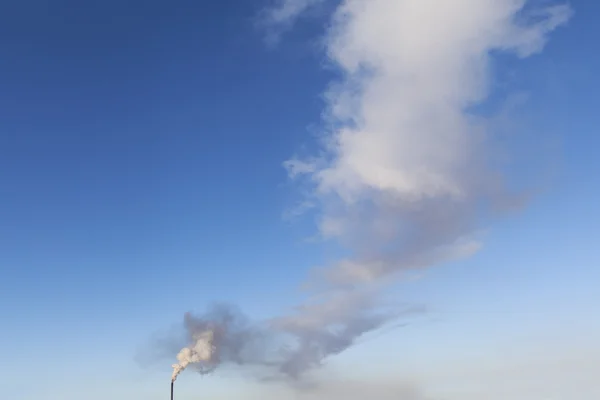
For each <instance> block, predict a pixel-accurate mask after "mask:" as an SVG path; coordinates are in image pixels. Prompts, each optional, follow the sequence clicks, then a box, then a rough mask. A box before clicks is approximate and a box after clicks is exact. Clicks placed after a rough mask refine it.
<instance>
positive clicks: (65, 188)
mask: <svg viewBox="0 0 600 400" xmlns="http://www.w3.org/2000/svg"><path fill="white" fill-rule="evenodd" d="M291 3H292V2H290V4H291ZM267 6H268V4H267V3H266V2H262V1H255V2H249V1H242V0H227V1H220V2H210V4H209V2H197V1H191V0H176V1H172V2H161V1H155V0H152V1H144V2H142V1H127V2H123V1H113V0H109V1H103V2H95V3H93V4H92V2H85V4H84V2H76V1H73V0H70V1H66V0H61V1H59V0H57V1H54V2H42V1H38V0H28V1H20V2H13V3H12V4H7V5H3V6H2V7H0V52H1V54H0V270H1V276H0V293H1V294H2V296H1V298H2V301H1V302H0V321H2V330H1V331H0V332H2V333H1V334H0V339H1V340H0V356H1V358H2V359H3V360H5V362H4V363H3V365H2V366H1V367H0V373H1V374H0V376H1V378H0V382H1V383H2V385H1V386H2V387H3V388H5V389H4V390H5V393H4V394H5V395H7V396H9V397H11V398H13V399H19V400H20V399H22V400H29V399H31V400H33V399H40V398H44V399H75V398H82V397H83V398H88V399H90V400H95V399H103V398H107V397H109V396H110V397H111V398H113V399H130V398H139V397H145V398H148V399H160V398H163V397H162V396H163V395H166V385H167V377H168V376H169V374H170V368H169V367H170V365H169V364H168V363H167V364H166V365H164V367H152V368H142V367H141V366H140V365H138V364H137V363H136V362H135V355H136V354H137V353H138V352H139V350H140V348H142V347H143V346H144V345H145V344H146V343H147V341H148V340H149V339H150V338H151V337H152V335H154V334H155V333H156V332H160V331H162V330H165V329H168V328H169V327H171V326H172V325H173V324H175V323H177V322H179V321H180V319H181V317H182V314H183V313H184V312H186V311H188V310H202V309H203V308H204V307H205V306H206V305H207V304H208V303H210V302H212V301H214V300H223V301H228V302H231V303H235V304H239V305H242V306H243V308H244V310H245V311H246V312H247V313H248V314H249V315H251V316H253V317H254V318H257V319H262V318H267V317H270V316H273V315H278V314H281V313H285V312H286V310H288V309H289V308H291V307H292V306H294V305H296V304H298V303H300V302H301V301H302V299H303V296H304V295H303V293H302V292H301V291H300V289H299V284H300V283H301V282H302V281H304V280H305V278H306V277H307V274H308V273H309V270H310V268H311V267H313V266H315V265H320V264H322V263H324V262H326V261H329V260H331V259H332V258H335V257H336V256H337V255H338V254H339V253H338V249H337V247H336V246H335V244H332V243H330V242H327V243H324V244H323V243H312V242H310V241H307V240H306V238H307V237H309V236H311V235H314V234H315V231H316V230H318V229H322V227H321V228H319V227H316V226H315V221H314V219H315V216H314V215H313V214H312V213H309V214H308V215H306V216H305V217H303V218H299V219H296V220H294V221H293V222H290V221H288V220H286V219H285V218H283V217H282V215H283V214H284V213H285V211H286V210H287V209H289V208H290V207H292V206H293V205H294V204H296V202H297V201H298V199H299V193H301V192H302V191H303V190H305V188H304V187H302V186H301V185H299V184H297V183H295V182H293V181H290V180H289V179H288V176H287V172H286V170H285V169H284V167H283V163H284V161H286V160H288V159H290V157H293V156H294V154H303V153H314V152H315V147H316V144H315V140H314V136H313V135H312V133H313V132H315V131H318V129H319V127H320V126H322V121H321V115H322V112H323V109H324V105H323V101H322V93H323V92H324V91H325V90H326V88H327V85H328V83H329V82H331V80H332V79H333V77H334V76H336V74H335V70H333V69H332V68H330V65H328V64H327V62H326V59H325V56H324V53H323V51H322V48H321V47H320V44H319V43H320V42H319V41H318V39H319V38H320V37H321V35H323V28H322V27H323V26H324V24H325V23H326V22H327V21H328V20H329V16H330V15H329V12H330V11H331V10H330V8H333V7H334V6H333V5H332V4H328V5H327V6H326V7H323V8H317V9H316V10H313V11H312V12H311V13H309V16H308V18H304V19H301V20H299V21H297V23H296V24H295V26H294V27H293V29H292V30H290V31H289V32H286V33H285V34H284V35H283V36H282V37H281V41H280V42H279V44H278V45H277V46H272V45H269V44H268V43H266V42H265V40H264V38H265V32H264V29H262V28H260V27H258V26H257V23H256V19H257V15H259V12H260V11H261V10H263V9H264V8H265V7H267ZM330 6H331V7H330ZM571 6H572V8H573V9H574V10H575V14H574V16H573V17H572V19H571V20H570V21H569V23H568V25H567V26H566V27H561V28H559V29H556V31H553V32H551V33H550V34H549V41H548V43H547V45H546V47H545V48H544V50H543V52H542V53H540V54H537V55H533V56H532V57H529V58H526V59H524V60H516V59H515V58H514V57H506V59H505V58H501V59H499V60H497V61H498V62H497V63H496V64H494V68H493V70H494V74H493V75H492V78H491V79H492V88H493V89H494V90H495V91H494V92H493V93H492V101H494V100H497V101H498V104H504V107H507V106H506V104H507V102H509V100H510V99H521V98H522V99H525V100H524V101H523V102H517V103H515V104H517V106H515V107H513V108H510V107H508V108H507V111H506V112H505V113H502V118H503V119H502V121H501V122H502V124H500V125H499V126H500V129H501V130H503V132H504V131H507V132H508V139H506V141H507V143H508V145H507V148H508V149H509V150H510V154H511V157H513V159H514V160H515V162H514V163H513V164H511V166H510V168H509V172H508V174H509V176H510V177H512V178H513V179H514V181H516V182H521V181H523V180H524V179H523V177H526V179H525V181H527V182H528V183H529V184H532V183H535V196H533V198H532V200H531V201H530V203H529V204H528V206H527V207H525V208H524V209H522V210H520V211H519V212H517V213H512V214H510V215H508V216H506V217H502V218H494V220H493V223H491V224H489V225H487V224H486V225H485V226H482V227H481V228H482V229H483V228H484V229H485V236H484V241H483V242H484V246H483V248H482V250H480V251H479V252H478V253H477V254H475V255H474V256H473V257H470V258H468V259H466V260H461V261H457V262H451V263H448V264H447V265H444V266H439V267H436V268H434V269H431V270H429V272H427V273H426V274H425V276H424V277H423V278H422V279H419V280H417V281H411V282H408V283H405V284H403V285H400V286H399V287H398V290H397V292H398V295H399V296H400V297H401V298H402V299H406V300H407V301H409V302H416V303H425V304H428V305H429V306H430V307H431V310H432V311H431V313H430V314H429V315H426V316H424V317H423V318H421V319H420V320H419V321H417V322H415V323H414V324H413V325H411V326H410V327H409V328H407V329H405V330H399V331H394V332H393V333H390V334H387V335H385V336H381V337H378V338H376V339H373V340H370V341H367V342H366V343H365V344H363V345H361V346H358V347H356V348H355V349H351V350H349V351H348V352H347V353H344V354H343V355H341V356H340V357H339V358H336V359H334V360H332V361H331V363H330V364H328V368H330V369H331V370H327V371H329V372H327V373H329V374H333V375H334V376H336V377H338V378H339V379H350V378H347V377H348V376H349V377H352V379H357V380H358V381H363V380H367V381H369V382H378V381H377V379H384V380H385V379H387V378H388V377H396V378H397V379H400V380H406V381H410V382H411V384H414V385H416V386H419V390H420V391H423V392H426V393H431V395H432V396H437V397H435V398H436V399H440V400H444V399H448V400H453V399H457V398H461V399H471V398H480V397H477V396H484V397H485V398H489V399H492V394H494V393H495V394H496V395H499V394H498V393H504V394H502V396H504V397H499V398H506V399H508V398H510V399H511V400H512V399H520V398H521V397H518V396H529V397H527V398H528V399H537V398H539V399H561V400H562V399H572V400H587V399H592V398H596V397H595V396H597V395H598V392H597V390H598V389H597V388H595V387H593V385H592V383H594V382H593V379H592V376H593V373H592V371H593V370H594V369H595V370H596V371H597V368H598V366H599V365H600V347H599V346H598V344H597V343H594V338H597V337H598V333H600V324H599V323H598V321H595V320H594V314H595V313H596V312H597V311H596V310H597V305H598V304H599V302H600V295H599V294H598V293H597V289H596V287H597V282H598V279H600V272H599V270H598V264H599V262H600V253H599V251H598V247H597V245H596V240H595V236H596V232H597V226H598V223H599V222H600V218H599V217H598V215H597V213H596V212H595V211H596V208H597V204H600V189H599V185H598V183H597V178H596V173H595V172H596V171H598V170H600V161H598V159H596V158H595V157H594V156H595V149H596V148H597V146H598V145H599V144H600V142H599V139H598V136H597V126H598V123H599V122H600V121H599V120H598V116H597V115H596V113H595V112H594V111H595V110H596V109H597V106H598V96H597V93H599V92H600V80H599V79H598V77H597V76H596V71H597V70H599V69H600V55H598V52H597V51H595V48H596V44H595V41H594V37H595V36H597V35H598V34H599V32H598V28H597V27H596V24H595V22H596V18H595V15H599V13H600V4H598V3H597V2H594V1H591V0H573V1H572V2H571ZM503 57H504V56H503ZM525 95H526V96H525ZM494 96H497V97H494ZM507 99H509V100H507ZM486 104H487V103H486ZM486 107H487V108H486ZM502 107H503V106H500V108H502ZM484 108H485V109H486V110H488V111H489V112H497V110H498V107H496V108H494V107H493V106H491V105H489V104H488V105H487V106H485V107H484ZM494 110H495V111H494ZM504 134H506V132H504ZM326 206H327V205H325V206H323V207H326ZM554 355H555V356H554ZM543 356H546V357H549V358H550V359H552V360H554V362H556V360H561V364H560V365H558V366H557V367H556V369H555V370H550V369H549V370H548V371H546V370H544V369H543V368H541V367H540V368H538V366H548V365H549V364H551V362H549V361H547V360H546V359H545V358H544V357H543ZM586 357H587V358H586ZM449 364H450V365H455V366H457V367H456V368H455V369H453V368H451V367H449V366H448V365H449ZM357 365H358V367H357ZM478 366H479V367H478ZM530 366H533V367H530ZM561 366H562V367H561ZM488 367H489V368H488ZM460 368H462V369H460ZM486 368H488V369H486ZM520 368H521V369H520ZM561 368H563V369H561ZM577 368H581V370H577ZM567 369H568V370H570V371H577V374H576V375H577V376H575V377H572V376H569V375H568V374H566V373H564V374H563V372H564V370H567ZM457 370H460V371H463V373H462V376H454V375H453V374H458V372H457ZM525 370H527V371H531V370H533V371H537V372H539V374H537V375H536V374H535V373H533V374H532V373H531V372H528V373H530V375H518V376H522V377H523V376H525V378H523V380H524V381H526V382H525V383H523V386H518V385H519V383H518V382H517V383H515V382H516V381H517V380H516V379H514V377H512V375H510V373H513V374H517V372H518V371H525ZM398 371H401V376H400V377H399V378H398V377H397V374H398ZM489 371H492V372H489ZM499 371H501V372H499ZM502 371H504V372H502ZM515 371H517V372H515ZM557 371H558V372H557ZM477 374H479V375H477ZM486 374H488V375H486ZM586 374H587V375H586ZM458 375H460V374H458ZM163 376H164V382H163V381H162V377H163ZM467 376H468V377H472V379H467V378H465V377H467ZM340 377H341V378H340ZM396 378H394V379H396ZM503 379H504V380H503ZM548 380H550V381H552V382H556V387H550V388H549V387H548V386H547V385H546V387H545V389H544V388H541V387H542V386H544V385H542V383H543V382H548ZM473 381H476V382H480V387H478V386H477V384H473ZM507 382H511V384H514V385H515V388H511V387H509V386H510V385H509V384H508V383H507ZM232 383H234V384H232ZM178 385H180V387H181V389H180V393H181V395H180V398H199V397H201V396H204V395H210V396H211V397H214V398H222V399H229V398H234V397H239V395H240V393H242V392H243V391H246V390H247V392H245V393H246V394H248V396H254V395H255V396H257V397H261V398H264V396H265V395H266V396H271V397H273V398H275V397H278V396H282V393H284V394H289V393H288V392H286V390H287V389H285V388H284V389H281V388H277V389H273V388H264V387H261V386H257V385H254V384H253V383H251V382H247V381H246V380H244V379H242V378H240V377H239V376H237V375H235V374H229V375H228V374H227V372H223V374H220V375H217V376H214V377H213V376H211V377H206V378H200V377H199V376H197V375H195V374H193V373H192V372H189V371H187V373H186V374H185V375H184V376H182V378H181V380H180V381H178ZM469 385H475V386H474V387H471V386H469ZM528 385H529V386H528ZM498 388H503V389H502V390H506V392H502V391H500V390H499V389H498ZM178 389H179V387H178ZM6 390H8V392H6ZM162 390H165V391H164V393H163V392H162ZM277 390H282V391H283V392H278V391H277ZM332 390H334V389H332ZM336 390H337V389H336ZM511 390H512V391H511ZM544 390H546V391H547V390H550V391H551V393H546V392H544ZM594 390H595V392H594ZM265 393H266V394H265ZM409 395H410V394H407V395H406V396H407V397H406V398H407V399H417V398H418V397H416V395H414V396H413V397H409ZM184 396H187V397H184ZM315 396H317V395H315ZM374 396H376V397H377V396H380V397H382V398H385V396H384V395H379V394H377V393H375V394H374ZM459 396H460V397H459ZM469 396H473V397H469ZM534 396H540V397H534ZM542 396H546V397H542ZM548 396H554V397H548ZM577 396H580V397H577ZM315 398H317V397H315ZM523 398H525V397H523ZM494 399H495V398H494Z"/></svg>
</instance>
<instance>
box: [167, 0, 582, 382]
mask: <svg viewBox="0 0 600 400" xmlns="http://www.w3.org/2000/svg"><path fill="white" fill-rule="evenodd" d="M325 1H326V0H320V1H318V0H311V1H308V0H283V1H279V2H278V5H277V6H276V7H275V8H274V9H272V10H271V12H270V13H266V15H267V16H270V18H271V20H270V21H269V22H270V23H271V25H272V26H273V27H274V29H279V28H281V26H282V25H284V26H286V27H291V26H292V25H293V22H294V20H295V19H296V17H298V16H299V14H300V13H301V12H304V11H305V10H306V9H308V8H310V7H311V6H313V5H314V4H316V3H319V2H325ZM570 15H571V11H570V8H569V7H568V6H566V5H551V6H545V7H536V6H534V5H530V4H528V3H527V2H526V1H525V0H443V1H440V0H393V1H392V0H343V1H340V2H339V4H338V5H337V8H336V10H335V12H334V14H333V15H332V17H331V23H330V25H329V27H328V30H327V33H326V35H325V37H324V38H323V44H324V48H325V53H326V57H327V61H328V63H329V64H331V65H332V66H333V67H335V68H336V69H337V71H339V76H340V78H339V79H338V80H336V81H335V82H332V83H331V85H330V86H329V88H328V89H327V91H326V93H325V94H324V98H325V100H326V108H325V111H324V113H323V116H324V118H323V120H324V121H323V122H324V123H323V130H322V134H321V136H320V142H319V143H320V145H321V149H320V151H319V152H318V153H317V154H315V155H314V156H313V157H309V158H308V159H300V158H293V159H291V160H289V161H287V162H286V163H285V166H286V168H287V169H288V171H289V174H290V176H291V177H292V178H293V179H296V180H298V182H299V184H301V185H307V186H308V188H309V190H308V191H309V193H310V194H309V198H308V199H306V201H305V202H304V203H303V204H305V205H306V204H312V205H314V207H315V208H314V210H313V211H315V213H316V214H317V215H318V231H319V233H320V235H321V237H323V238H324V239H333V240H335V241H337V242H338V243H339V244H341V245H342V246H343V247H344V248H345V249H346V254H347V256H346V257H344V258H343V259H341V260H339V261H338V262H336V263H334V264H333V265H329V266H325V267H323V268H320V269H318V270H317V273H316V274H315V278H314V279H312V281H311V283H313V284H316V285H313V286H314V287H318V289H319V292H317V293H316V294H315V296H314V298H311V299H309V300H308V301H307V302H306V304H304V305H302V306H300V307H298V308H297V309H296V310H295V311H294V312H293V313H290V314H289V315H285V316H282V317H278V318H275V319H273V320H271V321H266V322H264V323H261V324H259V325H260V327H259V328H256V329H257V330H255V329H254V328H253V329H250V328H249V327H248V326H245V327H243V329H239V328H240V327H239V326H237V328H236V329H232V327H234V325H235V323H236V321H235V319H232V318H229V317H230V316H231V315H230V314H229V313H228V312H227V310H225V309H221V313H220V314H219V313H218V315H216V316H215V315H213V316H212V317H211V318H212V319H210V318H209V319H205V318H194V317H191V316H186V320H185V322H186V327H187V329H188V332H189V333H190V346H191V347H190V348H187V349H184V350H183V351H182V353H180V357H179V360H180V363H179V364H177V365H176V367H175V376H176V375H177V373H179V372H180V371H181V369H183V368H185V367H186V366H187V365H188V364H190V363H197V364H198V365H200V366H202V369H201V372H204V371H210V370H212V369H213V368H214V367H215V366H216V365H218V364H219V363H222V362H234V363H237V364H252V365H261V366H263V367H267V368H274V370H276V371H277V373H278V374H282V375H285V376H289V377H298V376H301V375H302V374H303V373H304V372H306V371H308V370H309V369H311V368H314V367H317V366H319V365H320V364H321V363H322V362H323V361H324V360H325V359H326V358H327V357H329V356H331V355H334V354H338V353H340V352H342V351H344V350H346V349H347V348H349V347H351V346H352V345H353V344H354V343H356V341H357V340H358V339H359V338H360V337H362V336H363V335H364V334H365V333H368V332H372V331H375V330H377V329H380V328H381V327H383V326H384V325H385V324H387V323H389V322H390V321H393V320H396V319H398V318H400V317H403V316H405V315H406V313H407V312H408V313H411V312H414V311H415V310H412V309H407V308H401V307H397V306H395V305H393V304H384V303H383V302H382V297H381V294H382V293H383V292H384V291H385V288H386V286H387V285H388V284H389V283H390V282H393V281H394V280H395V279H396V278H398V277H399V276H401V274H402V273H403V272H405V271H409V270H414V269H422V268H426V267H430V266H432V265H435V264H439V263H442V262H445V261H448V260H452V259H457V258H461V257H466V256H469V255H471V254H473V253H474V252H476V251H477V250H478V249H479V248H480V246H481V245H480V242H479V240H478V239H477V236H476V232H477V230H478V229H479V228H481V224H482V221H487V218H488V217H490V216H493V214H494V213H495V212H496V211H497V209H498V208H499V206H500V205H501V204H504V203H506V200H507V199H510V198H511V196H512V194H511V193H510V190H508V187H509V186H510V185H509V184H507V182H506V179H507V178H506V177H505V176H503V174H502V173H501V170H499V169H498V168H496V167H495V166H494V164H493V163H491V162H489V159H490V158H489V150H490V148H489V144H488V143H489V139H490V138H489V132H488V131H487V130H486V121H485V119H484V118H483V116H481V115H477V114H476V113H474V111H473V110H474V108H475V107H476V106H479V105H482V104H484V103H485V100H486V99H487V98H488V96H489V94H490V93H489V92H490V83H491V82H492V78H493V77H492V76H491V74H490V71H491V69H490V64H491V62H492V60H493V54H495V53H499V52H505V53H513V54H514V55H516V56H517V57H520V58H525V57H528V56H531V55H534V54H536V53H539V52H540V51H541V50H542V49H543V47H544V45H545V43H546V39H547V35H548V33H550V32H551V31H553V30H554V29H555V28H557V27H559V26H561V25H563V24H565V23H566V22H567V20H568V19H569V17H570ZM228 318H229V319H228ZM207 321H212V324H213V325H211V324H210V323H209V322H207ZM215 321H216V322H215ZM259 331H260V332H262V333H261V334H257V332H259ZM205 332H212V333H205ZM266 332H268V334H267V333H266ZM263 333H265V335H264V336H263V335H262V334H263ZM203 335H206V336H203ZM211 335H212V336H211ZM258 337H265V338H269V340H268V341H265V340H262V343H257V342H260V341H261V340H259V339H257V338H258ZM265 342H267V343H265Z"/></svg>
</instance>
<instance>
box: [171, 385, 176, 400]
mask: <svg viewBox="0 0 600 400" xmlns="http://www.w3.org/2000/svg"><path fill="white" fill-rule="evenodd" d="M173 384H175V381H171V400H173Z"/></svg>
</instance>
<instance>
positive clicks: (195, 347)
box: [171, 330, 215, 382]
mask: <svg viewBox="0 0 600 400" xmlns="http://www.w3.org/2000/svg"><path fill="white" fill-rule="evenodd" d="M213 338H214V332H213V331H211V330H207V331H203V332H198V333H194V334H193V335H192V344H191V345H190V346H189V347H184V348H183V349H181V351H180V352H179V354H177V361H178V363H177V364H173V375H172V376H171V381H173V382H175V380H176V379H177V377H178V376H179V374H180V373H181V372H183V370H184V369H186V368H187V367H188V366H189V365H190V364H202V363H210V362H211V361H212V358H213V354H214V353H215V346H214V345H213Z"/></svg>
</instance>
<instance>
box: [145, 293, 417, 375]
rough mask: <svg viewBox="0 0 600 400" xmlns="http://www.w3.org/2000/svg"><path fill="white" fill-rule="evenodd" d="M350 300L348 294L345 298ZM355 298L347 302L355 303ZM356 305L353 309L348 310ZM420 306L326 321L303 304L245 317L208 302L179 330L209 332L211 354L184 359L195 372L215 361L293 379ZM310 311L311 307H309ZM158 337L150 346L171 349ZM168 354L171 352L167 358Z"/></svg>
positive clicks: (229, 307)
mask: <svg viewBox="0 0 600 400" xmlns="http://www.w3.org/2000/svg"><path fill="white" fill-rule="evenodd" d="M348 300H351V299H348ZM356 305H357V303H356V301H355V302H354V304H351V305H350V306H352V307H355V306H356ZM354 311H356V310H354ZM420 311H422V310H421V309H418V308H410V307H405V308H404V309H402V311H400V312H398V311H396V312H394V313H392V312H384V311H379V312H375V311H374V310H372V309H370V308H369V309H367V308H365V309H364V311H363V312H360V313H355V312H353V313H352V314H350V315H339V316H338V318H335V317H334V316H333V315H330V314H328V315H326V317H328V318H331V320H330V322H327V323H322V321H317V320H310V321H309V320H306V319H305V318H304V316H303V312H306V310H304V309H299V310H298V312H297V314H296V316H295V317H287V318H285V319H284V318H280V319H272V320H267V321H259V322H256V321H251V320H250V319H249V318H248V317H247V316H246V315H244V314H243V313H242V312H241V311H240V309H239V308H238V307H235V306H232V305H228V304H214V305H212V306H210V307H209V308H208V309H207V311H206V312H204V313H202V314H193V313H186V314H185V315H184V318H183V326H182V328H183V331H184V334H185V336H186V338H187V343H186V345H187V346H190V345H193V341H194V335H197V334H199V333H202V332H206V331H207V330H212V332H214V339H213V345H214V347H215V352H214V356H213V357H212V358H211V360H210V361H209V362H202V363H197V364H192V365H190V367H189V368H190V369H193V370H195V371H196V372H198V373H200V374H210V373H212V372H214V371H215V370H216V369H217V368H218V367H227V366H229V367H242V368H244V369H246V372H248V373H250V374H251V375H252V376H253V377H254V378H257V379H259V380H261V381H282V380H283V381H290V380H292V381H296V380H299V379H300V378H302V376H303V375H304V374H305V373H306V372H308V371H309V370H311V369H314V368H318V367H320V366H322V365H323V364H324V362H325V361H326V360H327V358H328V357H330V356H333V355H336V354H339V353H341V352H343V351H344V350H346V349H348V348H349V347H351V346H353V345H354V344H356V343H357V342H358V341H359V339H360V338H361V337H363V335H364V334H365V333H367V332H371V331H373V330H375V329H377V328H381V327H383V326H384V325H385V324H386V323H387V322H389V321H390V319H391V318H394V317H401V316H403V315H404V316H408V315H409V314H414V313H418V312H420ZM311 312H313V310H311ZM176 341H177V342H179V341H178V340H177V337H173V338H172V340H171V341H169V340H162V341H161V342H160V343H154V344H153V345H154V346H165V345H167V346H166V347H165V348H163V351H161V353H162V354H166V353H167V352H173V349H174V348H175V347H174V346H173V344H172V343H173V342H176ZM173 355H174V354H171V359H172V357H173Z"/></svg>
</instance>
